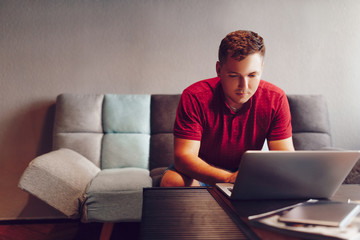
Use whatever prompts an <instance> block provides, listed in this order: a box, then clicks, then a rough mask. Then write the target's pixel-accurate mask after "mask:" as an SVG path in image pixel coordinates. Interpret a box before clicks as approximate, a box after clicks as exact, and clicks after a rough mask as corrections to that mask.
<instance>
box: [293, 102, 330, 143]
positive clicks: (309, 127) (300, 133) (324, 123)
mask: <svg viewBox="0 0 360 240" xmlns="http://www.w3.org/2000/svg"><path fill="white" fill-rule="evenodd" d="M287 97H288V100H289V105H290V112H291V124H292V128H293V139H294V147H295V149H296V150H316V149H321V148H323V147H331V146H332V141H331V133H330V121H329V114H328V109H327V105H326V100H325V98H324V97H323V96H321V95H288V96H287Z"/></svg>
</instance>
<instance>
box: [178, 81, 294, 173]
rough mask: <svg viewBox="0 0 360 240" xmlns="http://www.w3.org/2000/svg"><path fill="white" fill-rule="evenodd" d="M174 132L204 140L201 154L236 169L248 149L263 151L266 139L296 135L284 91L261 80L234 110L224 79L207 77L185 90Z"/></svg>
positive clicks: (209, 160) (207, 159)
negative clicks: (225, 91) (222, 82)
mask: <svg viewBox="0 0 360 240" xmlns="http://www.w3.org/2000/svg"><path fill="white" fill-rule="evenodd" d="M174 135H175V137H178V138H184V139H190V140H197V141H201V145H200V151H199V157H200V158H201V159H203V160H204V161H206V162H207V163H209V164H211V165H214V166H217V167H220V168H224V169H236V168H237V167H238V166H239V163H240V159H241V156H242V154H243V153H244V152H245V151H246V150H260V149H261V148H262V146H263V144H264V141H265V139H268V140H270V141H271V140H281V139H285V138H289V137H291V136H292V127H291V115H290V109H289V103H288V100H287V97H286V95H285V93H284V91H282V90H281V89H280V88H278V87H276V86H275V85H273V84H271V83H268V82H265V81H263V80H261V81H260V84H259V87H258V89H257V91H256V92H255V94H254V95H253V96H252V97H251V98H250V99H249V101H248V102H246V103H245V104H244V105H243V106H242V108H241V109H240V110H239V111H237V112H233V111H232V110H231V109H230V108H229V106H228V105H227V103H226V101H225V96H224V92H223V90H222V86H221V83H220V79H219V78H217V77H216V78H211V79H207V80H203V81H200V82H197V83H194V84H193V85H191V86H190V87H188V88H186V89H185V90H184V92H183V94H182V96H181V99H180V103H179V106H178V109H177V116H176V120H175V126H174Z"/></svg>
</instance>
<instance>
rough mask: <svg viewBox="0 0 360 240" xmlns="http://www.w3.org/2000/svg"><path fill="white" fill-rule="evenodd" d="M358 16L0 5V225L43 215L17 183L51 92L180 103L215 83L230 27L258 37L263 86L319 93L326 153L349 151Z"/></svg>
mask: <svg viewBox="0 0 360 240" xmlns="http://www.w3.org/2000/svg"><path fill="white" fill-rule="evenodd" d="M359 12H360V1H357V0H342V1H338V0H303V1H298V0H272V1H268V0H243V1H239V0H233V1H230V0H221V1H220V0H206V1H205V0H202V1H200V0H198V1H196V0H171V1H168V0H133V1H119V0H106V1H105V0H103V1H99V0H91V1H90V0H89V1H81V0H73V1H59V0H36V1H25V0H24V1H19V0H1V1H0V23H1V24H0V91H1V94H0V196H1V198H0V220H1V219H11V218H26V217H33V216H35V215H36V216H42V217H47V216H51V215H52V214H53V213H54V211H53V210H52V209H51V208H49V207H47V205H45V204H43V203H42V202H40V201H39V200H37V199H35V198H33V197H31V196H29V195H28V194H26V193H23V192H22V191H20V190H19V189H18V188H17V182H18V179H19V177H20V175H21V173H22V172H23V170H24V169H25V167H26V166H27V164H28V163H29V161H30V160H31V159H32V158H34V157H35V156H37V155H39V154H42V153H45V152H47V151H49V150H50V147H51V130H52V121H53V113H54V108H53V106H52V105H53V103H54V100H55V97H56V96H57V95H58V94H59V93H62V92H75V93H180V92H181V91H182V90H183V89H184V88H185V87H186V86H188V85H189V84H191V83H193V82H195V81H198V80H201V79H205V78H208V77H212V76H215V62H216V60H217V48H218V45H219V43H220V41H221V39H222V38H223V37H224V36H225V35H226V34H227V33H229V32H231V31H233V30H237V29H250V30H254V31H256V32H259V33H260V34H261V35H262V36H263V37H264V38H265V42H266V46H267V54H266V59H265V61H266V62H265V72H264V76H263V78H264V79H265V80H267V81H270V82H273V83H275V84H277V85H278V86H280V87H281V88H283V89H284V90H285V91H286V92H287V93H289V94H323V95H324V96H325V97H326V99H327V101H328V107H329V112H330V121H331V125H332V133H333V140H334V145H335V146H336V147H343V148H347V149H360V123H359V122H360V121H358V119H360V104H359V103H358V97H357V95H358V93H359V92H360V72H359V71H358V69H359V65H360V47H359V43H360V32H359V30H360V15H359V14H358V13H359Z"/></svg>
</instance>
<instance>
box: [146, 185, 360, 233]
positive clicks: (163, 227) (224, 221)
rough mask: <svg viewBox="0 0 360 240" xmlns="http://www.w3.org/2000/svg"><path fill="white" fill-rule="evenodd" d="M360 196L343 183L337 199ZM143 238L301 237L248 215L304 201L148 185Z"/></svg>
mask: <svg viewBox="0 0 360 240" xmlns="http://www.w3.org/2000/svg"><path fill="white" fill-rule="evenodd" d="M348 198H352V199H360V186H358V185H343V186H342V187H341V188H340V190H339V191H338V193H337V194H336V195H335V196H334V198H333V199H334V200H341V201H347V199H348ZM143 200H144V201H143V216H142V223H141V239H144V240H145V239H157V240H161V239H166V240H171V239H189V240H191V239H223V240H226V239H299V238H292V237H289V236H286V235H283V234H280V233H275V232H272V231H268V230H265V229H260V228H256V227H252V226H251V227H250V226H249V225H248V224H247V216H250V215H254V214H258V213H263V212H267V211H270V210H275V209H278V208H281V207H284V206H288V205H291V204H294V203H297V202H300V201H294V200H288V201H282V200H281V201H279V200H277V201H230V200H229V199H228V198H226V197H225V196H224V195H223V194H222V193H220V192H219V191H218V190H217V189H216V188H146V189H144V196H143Z"/></svg>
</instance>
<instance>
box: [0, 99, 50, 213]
mask: <svg viewBox="0 0 360 240" xmlns="http://www.w3.org/2000/svg"><path fill="white" fill-rule="evenodd" d="M54 118H55V104H54V102H37V103H30V104H29V105H28V106H25V107H24V108H22V110H19V111H17V112H16V113H15V114H12V116H7V120H6V121H5V122H4V123H3V124H2V127H3V130H2V132H1V135H0V146H1V147H0V148H1V151H0V195H1V196H2V197H1V199H0V219H2V220H4V219H5V220H6V219H17V218H27V217H31V215H33V214H37V215H43V216H44V215H46V214H47V212H49V213H51V214H53V213H55V215H57V214H56V213H57V211H56V210H55V209H53V208H51V207H50V206H48V205H47V204H46V203H44V202H42V201H41V200H38V199H37V198H35V197H33V196H30V195H29V194H26V193H24V192H23V191H22V190H21V189H19V188H18V182H19V179H20V177H21V175H22V173H23V172H24V170H25V168H26V167H27V166H28V164H29V163H30V161H31V160H32V159H34V158H35V157H37V156H39V155H42V154H44V153H47V152H49V151H51V147H52V131H53V124H54ZM4 119H5V117H4ZM39 209H41V211H43V213H42V214H40V212H41V211H40V210H39ZM54 211H55V212H54ZM36 212H37V213H36Z"/></svg>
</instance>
